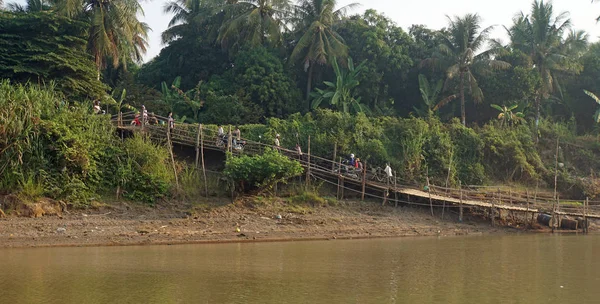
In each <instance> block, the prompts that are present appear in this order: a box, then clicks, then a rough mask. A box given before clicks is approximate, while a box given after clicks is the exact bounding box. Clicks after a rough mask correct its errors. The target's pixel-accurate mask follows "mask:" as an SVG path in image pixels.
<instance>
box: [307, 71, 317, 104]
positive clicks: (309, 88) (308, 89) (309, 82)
mask: <svg viewBox="0 0 600 304" xmlns="http://www.w3.org/2000/svg"><path fill="white" fill-rule="evenodd" d="M314 67H315V65H314V63H311V64H310V68H308V81H307V82H306V111H307V112H310V91H311V90H312V79H313V72H314Z"/></svg>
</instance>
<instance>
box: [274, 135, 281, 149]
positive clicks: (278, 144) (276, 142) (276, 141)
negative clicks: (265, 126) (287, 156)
mask: <svg viewBox="0 0 600 304" xmlns="http://www.w3.org/2000/svg"><path fill="white" fill-rule="evenodd" d="M275 149H276V150H277V151H279V152H281V143H280V142H279V134H277V135H275Z"/></svg>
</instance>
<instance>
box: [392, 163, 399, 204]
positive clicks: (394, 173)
mask: <svg viewBox="0 0 600 304" xmlns="http://www.w3.org/2000/svg"><path fill="white" fill-rule="evenodd" d="M396 173H397V172H394V171H392V177H393V178H394V199H395V200H396V205H395V206H394V207H396V208H398V189H397V188H396Z"/></svg>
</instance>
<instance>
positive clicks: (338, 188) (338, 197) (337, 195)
mask: <svg viewBox="0 0 600 304" xmlns="http://www.w3.org/2000/svg"><path fill="white" fill-rule="evenodd" d="M341 179H342V178H341V177H340V174H338V183H337V193H336V196H335V198H336V199H337V200H338V201H339V200H340V180H341Z"/></svg>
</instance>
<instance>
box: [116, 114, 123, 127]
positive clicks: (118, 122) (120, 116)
mask: <svg viewBox="0 0 600 304" xmlns="http://www.w3.org/2000/svg"><path fill="white" fill-rule="evenodd" d="M117 126H119V127H122V126H123V113H122V112H121V111H119V114H118V115H117Z"/></svg>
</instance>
